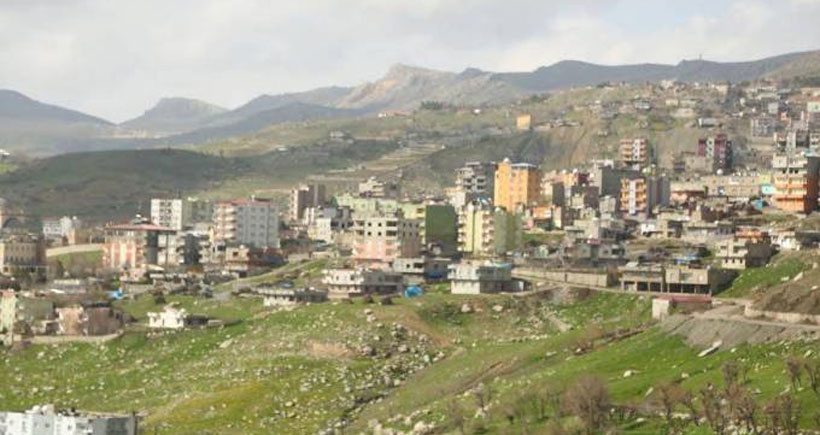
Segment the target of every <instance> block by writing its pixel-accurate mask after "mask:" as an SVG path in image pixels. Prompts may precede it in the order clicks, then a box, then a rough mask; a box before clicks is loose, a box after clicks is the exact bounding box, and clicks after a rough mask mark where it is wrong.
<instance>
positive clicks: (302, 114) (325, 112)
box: [157, 102, 361, 146]
mask: <svg viewBox="0 0 820 435" xmlns="http://www.w3.org/2000/svg"><path fill="white" fill-rule="evenodd" d="M359 114H361V112H360V111H357V110H352V109H337V108H333V107H325V106H317V105H315V104H308V103H302V102H292V103H288V104H285V105H282V106H279V107H275V108H273V109H268V110H263V111H260V112H256V113H252V114H250V115H248V116H247V117H245V118H237V121H236V122H233V123H226V124H224V125H218V124H217V125H211V126H207V127H203V128H200V129H197V130H194V131H191V132H188V133H183V134H179V135H175V136H169V137H167V138H164V139H161V140H159V141H158V142H157V143H159V144H161V145H163V146H167V145H183V144H196V143H204V142H210V141H214V140H219V139H227V138H230V137H236V136H244V135H248V134H251V133H254V132H256V131H259V130H262V129H263V128H265V127H268V126H271V125H274V124H282V123H285V122H304V121H312V120H317V119H334V118H343V117H351V116H357V115H359Z"/></svg>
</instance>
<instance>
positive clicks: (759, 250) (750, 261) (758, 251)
mask: <svg viewBox="0 0 820 435" xmlns="http://www.w3.org/2000/svg"><path fill="white" fill-rule="evenodd" d="M772 255H774V249H773V248H772V244H771V240H770V239H769V237H768V235H765V236H762V237H759V238H758V237H754V238H750V237H744V236H743V233H737V234H735V237H733V238H731V239H726V240H721V241H719V242H718V243H717V253H716V254H715V257H716V258H717V259H718V260H720V265H721V267H722V268H724V269H735V270H742V269H746V268H749V267H763V266H765V265H766V264H767V263H768V262H769V259H770V258H771V257H772Z"/></svg>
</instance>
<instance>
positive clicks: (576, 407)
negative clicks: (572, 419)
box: [563, 376, 610, 434]
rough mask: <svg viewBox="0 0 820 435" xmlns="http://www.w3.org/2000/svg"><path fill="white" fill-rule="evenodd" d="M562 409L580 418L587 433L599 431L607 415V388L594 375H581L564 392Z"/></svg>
mask: <svg viewBox="0 0 820 435" xmlns="http://www.w3.org/2000/svg"><path fill="white" fill-rule="evenodd" d="M563 405H564V409H566V410H567V411H568V412H569V413H570V414H572V415H575V416H576V417H578V418H580V419H581V421H582V422H583V423H584V426H585V427H586V430H587V433H588V434H591V433H595V432H597V431H599V430H600V429H601V428H603V427H604V425H605V424H606V422H607V418H608V415H609V407H610V401H609V389H608V388H607V386H606V383H604V381H602V380H601V379H600V378H597V377H594V376H588V377H583V378H581V379H579V380H578V382H576V383H575V385H573V387H572V388H570V389H569V390H567V391H566V393H564V402H563Z"/></svg>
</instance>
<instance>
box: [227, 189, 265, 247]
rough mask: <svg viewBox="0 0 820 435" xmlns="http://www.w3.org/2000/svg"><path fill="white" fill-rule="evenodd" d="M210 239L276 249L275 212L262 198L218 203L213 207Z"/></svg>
mask: <svg viewBox="0 0 820 435" xmlns="http://www.w3.org/2000/svg"><path fill="white" fill-rule="evenodd" d="M214 240H215V241H223V242H226V243H240V244H244V245H249V246H253V247H257V248H279V213H278V211H277V209H276V207H275V206H274V205H273V204H272V203H271V202H270V201H268V200H263V199H256V198H251V199H238V200H233V201H222V202H219V203H217V204H216V206H215V207H214Z"/></svg>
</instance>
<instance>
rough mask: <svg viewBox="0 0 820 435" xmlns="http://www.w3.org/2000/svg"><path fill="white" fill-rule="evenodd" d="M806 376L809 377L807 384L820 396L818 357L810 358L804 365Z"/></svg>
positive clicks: (819, 360) (819, 362)
mask: <svg viewBox="0 0 820 435" xmlns="http://www.w3.org/2000/svg"><path fill="white" fill-rule="evenodd" d="M804 368H805V369H806V376H807V377H808V378H809V386H810V387H811V390H812V391H814V394H815V395H817V397H818V398H820V359H818V358H812V359H811V360H810V361H806V364H805V365H804Z"/></svg>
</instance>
